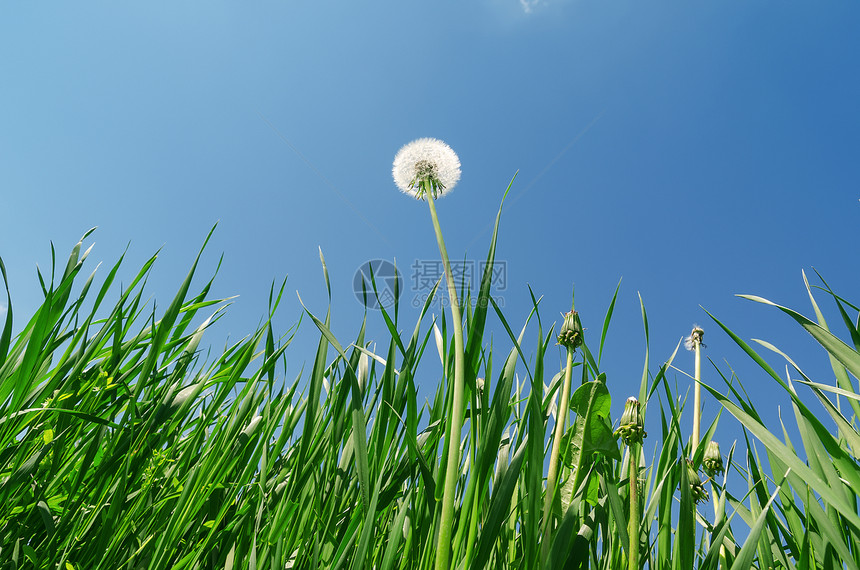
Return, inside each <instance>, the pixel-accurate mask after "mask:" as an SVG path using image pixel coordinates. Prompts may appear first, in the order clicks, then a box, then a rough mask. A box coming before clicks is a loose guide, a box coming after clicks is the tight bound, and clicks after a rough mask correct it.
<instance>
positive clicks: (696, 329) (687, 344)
mask: <svg viewBox="0 0 860 570" xmlns="http://www.w3.org/2000/svg"><path fill="white" fill-rule="evenodd" d="M704 336H705V331H704V330H702V328H701V327H700V326H699V325H693V332H691V333H690V336H688V337H685V338H684V348H686V349H687V350H693V348H694V346H695V345H694V343H695V342H698V343H699V345H700V346H701V347H702V348H704V347H705V343H703V342H702V339H703V338H704Z"/></svg>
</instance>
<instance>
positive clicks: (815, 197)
mask: <svg viewBox="0 0 860 570" xmlns="http://www.w3.org/2000/svg"><path fill="white" fill-rule="evenodd" d="M858 21H860V5H858V4H857V3H856V2H850V1H847V0H846V1H834V2H828V3H824V4H822V3H818V4H813V3H801V2H770V1H761V0H743V1H740V0H738V1H733V0H726V1H720V2H669V1H660V2H641V1H627V0H619V1H616V2H597V1H586V0H576V1H570V0H544V1H538V2H525V0H521V1H518V0H483V1H474V2H453V1H439V2H433V3H418V2H366V3H347V2H331V1H324V2H307V1H306V2H293V1H279V2H265V1H261V2H255V3H226V2H149V3H115V2H82V3H75V4H74V5H72V4H54V5H51V6H50V7H48V6H47V5H45V4H40V3H35V2H26V3H25V2H19V3H3V4H2V6H0V54H2V57H0V78H2V79H0V195H2V199H3V201H2V206H0V256H2V258H3V260H4V262H5V265H6V268H7V271H8V273H9V278H10V288H11V292H12V297H13V308H14V311H15V315H16V317H17V321H16V322H17V326H16V330H19V329H20V326H21V325H22V323H23V320H24V316H25V315H26V316H29V314H30V313H31V312H32V310H33V309H34V308H35V307H36V306H37V303H38V301H39V295H40V289H39V286H38V281H37V279H36V274H35V266H36V264H39V266H40V267H42V268H43V269H44V268H46V267H47V266H48V265H49V263H50V242H52V241H53V243H54V244H55V246H56V247H57V250H58V257H59V258H60V259H61V260H63V261H64V260H65V257H66V255H67V252H68V250H69V249H70V248H71V247H72V246H73V245H74V243H75V242H77V240H78V238H79V237H80V236H81V235H82V234H83V233H84V232H85V231H86V230H87V229H89V228H90V227H93V226H98V227H99V229H98V230H97V231H96V232H95V233H94V234H93V235H92V236H91V238H90V239H89V240H88V243H92V242H95V244H96V246H95V248H94V250H93V253H92V255H91V260H95V261H104V262H105V264H106V265H107V264H109V263H112V262H113V261H114V260H115V259H116V258H117V257H118V256H119V255H120V254H121V253H122V251H123V250H124V249H125V248H126V246H127V245H128V244H130V246H129V253H128V256H127V260H128V261H127V265H126V271H127V273H126V274H125V279H126V282H127V281H128V278H129V277H130V275H131V274H132V272H133V271H135V270H136V269H137V267H139V266H140V264H141V263H142V262H143V261H144V260H145V259H146V258H147V257H149V256H150V255H151V254H152V253H154V252H155V251H156V250H157V249H158V248H162V250H161V254H160V256H159V261H158V263H157V264H156V266H155V269H154V273H153V276H152V278H151V279H150V283H149V290H150V291H151V292H152V294H153V296H154V298H155V299H157V300H158V302H159V305H160V306H161V307H165V306H166V305H167V304H168V303H169V301H170V299H171V298H172V295H173V294H174V292H175V291H176V289H177V288H178V286H179V283H180V282H181V280H182V278H183V277H184V275H185V273H186V271H187V269H188V267H189V266H190V264H191V262H192V260H193V257H194V255H195V253H196V251H197V249H198V248H199V246H200V244H201V243H202V241H203V239H204V238H205V236H206V233H207V232H208V230H209V229H210V228H211V227H212V225H213V224H214V223H216V222H218V223H219V225H218V229H217V230H216V232H215V235H214V237H213V239H212V241H211V243H210V246H209V247H208V250H207V253H206V254H205V256H204V263H203V267H202V269H201V277H203V276H208V275H209V273H211V271H212V270H213V269H214V267H215V265H216V263H217V261H218V258H219V256H220V254H221V253H223V254H224V262H223V264H222V268H221V272H220V275H219V277H218V279H217V281H216V287H215V290H214V294H215V295H221V296H224V297H227V296H232V295H240V297H239V298H238V299H236V300H235V301H234V303H233V306H232V307H231V308H230V310H229V312H228V314H227V316H226V317H225V318H224V319H223V320H222V321H221V322H220V323H219V324H218V326H217V327H215V328H214V329H213V331H212V333H211V334H210V337H209V339H210V342H212V343H213V344H215V345H221V344H223V342H224V339H225V338H226V337H228V336H229V337H230V338H233V339H236V338H237V337H241V336H244V335H245V334H248V333H249V332H251V331H252V330H253V329H254V327H255V326H256V325H257V323H258V322H259V320H260V319H261V318H262V317H263V316H264V314H265V313H266V300H267V296H268V292H269V287H270V284H271V283H272V281H280V280H281V279H282V278H283V277H284V276H285V275H289V278H288V282H287V291H288V295H287V296H286V298H285V301H284V303H283V305H282V308H281V310H280V312H279V314H278V320H277V321H276V322H277V324H278V325H279V326H280V327H281V329H282V330H286V329H287V327H289V326H290V325H291V324H292V323H294V322H295V321H296V320H297V319H298V318H299V316H300V314H301V311H302V309H301V306H300V305H299V303H298V300H297V299H296V296H295V294H294V291H296V290H298V291H299V292H300V294H301V296H302V299H303V300H304V301H305V304H306V305H307V306H308V308H309V309H311V310H312V311H314V312H316V313H318V314H323V313H324V312H325V306H326V295H325V288H324V285H323V281H322V273H321V271H320V265H319V256H318V248H322V251H323V252H324V254H325V256H326V260H327V263H328V268H329V272H330V274H331V278H332V293H333V328H334V330H335V333H336V334H338V336H339V337H340V338H342V339H343V340H344V341H348V340H351V339H353V338H354V336H355V333H356V332H357V330H358V327H359V324H360V319H361V315H362V307H361V306H360V305H359V304H358V302H357V301H356V300H355V297H354V296H353V292H352V280H353V275H354V272H355V271H356V269H357V268H358V267H359V266H361V264H362V263H364V262H365V261H367V260H370V259H388V260H395V259H396V260H397V263H398V266H399V267H401V268H402V269H403V270H404V281H405V284H406V286H407V289H408V288H409V287H411V286H412V280H411V277H412V276H411V274H410V273H409V271H410V270H409V269H408V268H409V267H411V265H412V264H413V263H415V261H416V260H419V261H422V260H434V259H437V257H438V253H437V250H436V245H435V240H434V238H433V233H432V228H431V225H430V220H429V214H428V212H427V207H426V204H423V203H418V202H416V201H414V200H411V199H409V198H408V197H406V196H404V195H402V194H400V193H399V192H398V191H397V189H396V187H395V186H394V183H393V181H392V179H391V161H392V160H393V157H394V154H395V153H396V151H397V150H398V148H400V146H401V145H403V144H405V143H407V142H409V141H410V140H413V139H415V138H419V137H437V138H440V139H443V140H445V141H446V142H448V143H449V144H450V145H451V146H452V147H453V148H454V150H455V151H456V152H457V153H458V154H459V157H460V160H461V163H462V170H463V176H462V179H461V181H460V183H459V185H458V186H457V188H456V189H455V190H454V191H453V192H452V193H451V194H450V195H449V196H446V197H445V198H444V199H442V200H441V201H440V202H439V204H438V209H439V215H440V218H441V224H442V227H443V231H444V232H445V234H446V239H447V242H448V249H449V252H450V253H451V256H452V257H453V258H458V259H467V260H479V259H482V258H483V257H484V256H485V255H486V250H487V246H488V242H489V238H490V229H491V223H492V221H493V219H494V216H495V213H496V211H497V210H498V207H499V203H500V201H501V197H502V194H503V192H504V189H505V187H506V186H507V184H508V182H509V181H510V179H511V178H512V177H513V175H514V174H515V173H516V172H519V174H518V176H517V179H516V181H515V183H514V185H513V188H512V190H511V193H510V195H509V196H508V199H507V201H506V203H505V207H504V211H503V217H502V226H501V234H500V238H499V245H498V253H497V257H498V259H500V260H503V261H504V262H505V263H506V272H507V273H506V277H507V283H506V288H505V289H504V290H503V291H497V292H496V293H495V295H496V296H497V297H498V298H499V299H500V300H501V302H502V303H503V304H504V310H505V314H506V316H507V318H508V319H509V320H510V321H511V323H512V326H514V327H515V328H516V329H517V330H518V329H519V327H520V326H522V325H521V323H522V322H523V320H524V319H525V317H526V316H527V315H528V312H529V310H530V308H531V301H530V297H529V292H528V288H527V286H531V288H532V289H533V290H534V291H535V293H536V294H537V295H542V296H543V300H542V302H541V308H542V317H543V320H544V326H545V328H548V326H549V323H551V322H552V321H554V320H555V321H557V320H558V319H559V313H560V312H561V311H564V310H567V309H568V308H569V304H570V292H571V286H572V284H574V283H575V285H576V292H577V308H578V309H579V310H580V313H581V315H582V317H583V321H584V324H585V326H586V327H588V329H589V330H588V331H587V333H586V334H588V335H591V338H592V342H596V339H595V338H594V337H596V336H597V334H598V332H599V329H600V326H601V323H602V319H603V315H604V312H605V310H606V308H607V305H608V303H609V301H610V299H611V296H612V293H613V291H614V288H615V286H616V284H617V283H618V281H619V279H622V278H623V281H622V288H621V293H620V295H619V301H618V306H617V309H616V315H615V318H614V320H613V326H612V328H611V330H610V335H609V341H608V345H607V349H606V355H605V356H604V368H605V370H606V372H607V374H608V381H609V385H610V389H611V392H612V395H613V398H614V400H615V407H617V408H618V413H619V414H620V410H621V406H623V401H624V399H625V398H626V397H627V396H628V395H631V394H633V393H634V392H635V391H636V388H637V386H638V381H639V378H640V375H641V369H642V362H643V354H644V340H643V334H642V325H641V317H640V313H639V300H638V296H637V293H639V294H641V295H642V298H643V299H644V301H645V305H646V308H647V310H648V314H649V319H650V325H651V348H652V356H651V358H652V365H653V367H654V368H655V369H656V366H657V365H658V364H659V363H660V362H662V361H663V360H664V359H665V358H666V357H668V356H669V354H671V352H672V350H673V349H674V348H675V345H676V344H677V342H678V341H679V339H680V338H681V337H682V336H684V335H687V334H689V331H690V328H691V325H692V324H693V323H694V322H697V323H699V324H701V325H703V327H704V329H705V331H706V334H705V341H706V343H707V344H708V347H709V348H708V350H707V352H706V354H707V355H708V356H710V357H711V358H714V359H715V360H717V361H719V362H721V361H722V360H723V359H726V360H728V361H729V362H730V363H731V365H732V366H733V367H734V368H735V369H736V370H738V371H739V372H740V373H741V377H742V379H744V380H745V382H746V383H747V385H748V387H749V389H750V391H751V393H752V394H753V396H754V397H759V398H760V399H761V402H762V405H763V406H764V410H763V413H764V415H766V416H769V417H771V418H773V417H775V411H776V410H775V405H776V404H777V403H779V402H777V401H774V399H773V398H772V397H771V395H772V390H771V388H772V386H771V384H769V383H768V382H769V381H768V380H765V379H764V378H763V377H762V375H761V374H758V373H756V372H755V370H754V369H753V368H751V367H749V366H748V364H747V361H746V357H744V356H742V355H741V354H740V352H739V351H738V350H737V349H736V348H734V347H733V345H732V344H731V342H730V341H729V339H728V338H727V337H726V336H725V335H723V334H721V333H719V332H718V331H717V327H716V326H715V325H713V324H712V323H711V322H710V321H709V319H708V317H707V315H706V314H705V313H704V312H703V310H702V309H701V308H700V306H702V307H705V308H706V309H708V310H709V311H711V312H713V313H714V314H715V315H717V316H718V317H720V318H721V319H722V320H724V321H725V322H726V323H727V324H729V325H730V326H732V327H733V328H734V329H736V330H737V331H738V333H739V334H740V335H741V336H742V337H743V338H746V339H749V338H753V337H755V338H764V339H768V340H771V341H773V342H774V343H775V344H777V345H778V346H780V347H783V348H785V349H786V350H787V351H788V352H789V353H790V354H793V355H794V356H795V358H796V360H797V361H798V363H799V364H801V366H804V367H805V368H808V369H810V370H811V371H814V372H820V373H821V375H820V376H819V378H820V379H821V380H823V381H827V382H830V381H831V378H832V376H831V375H829V374H828V364H827V361H826V358H825V357H824V355H823V353H822V352H820V351H816V350H814V349H813V348H812V347H813V345H812V341H811V339H808V337H806V336H805V333H802V332H801V331H799V330H798V329H797V327H794V326H792V325H791V324H790V323H789V322H788V320H787V318H784V317H783V316H781V315H779V314H777V312H776V311H775V310H773V309H768V308H766V307H762V306H758V305H754V304H752V303H750V302H748V301H743V300H740V299H737V298H735V297H734V294H736V293H754V294H759V295H762V296H764V297H768V298H770V299H772V300H774V301H777V302H780V303H783V304H786V305H789V306H794V307H797V308H800V309H802V311H803V312H805V313H811V310H810V309H808V307H809V305H808V300H807V299H806V293H805V290H804V288H803V283H802V280H801V269H806V270H807V272H808V273H811V268H812V267H815V268H816V269H818V270H819V271H820V272H821V273H822V274H823V275H824V276H825V278H827V279H828V281H829V282H830V284H831V285H832V286H833V287H834V289H836V291H837V292H840V293H842V294H843V295H845V296H847V297H848V298H852V296H853V299H854V300H855V301H856V300H857V297H856V295H855V293H856V290H857V285H858V283H860V264H858V262H857V259H858V251H857V247H858V246H857V244H858V241H857V230H858V221H860V202H858V198H860V188H858V182H860V161H858V160H857V157H858V156H860V139H858V132H860V106H858V105H857V102H858V101H860V65H858V54H860V36H858V34H857V33H856V30H857V29H858V23H860V22H858ZM93 266H94V264H92V265H91V267H93ZM202 282H203V280H202V279H201V280H200V281H199V283H202ZM415 293H416V292H414V291H411V290H407V291H406V292H405V294H406V295H414V294H415ZM406 308H407V309H408V310H412V309H410V308H409V307H408V304H407V305H406ZM403 318H404V323H407V324H405V325H404V326H406V327H408V328H410V329H411V327H412V326H413V323H414V321H415V318H417V312H413V313H411V314H410V313H408V312H407V313H406V314H404V315H403ZM369 320H370V326H371V331H372V332H373V331H375V332H376V333H377V334H378V335H379V338H381V334H380V331H382V327H381V319H380V318H379V317H378V315H376V314H374V313H371V314H370V316H369ZM490 326H491V327H492V330H494V331H495V333H494V339H495V343H496V344H497V346H498V348H499V349H501V350H502V351H503V353H507V351H508V350H509V348H510V344H509V342H508V341H507V338H506V335H505V333H504V332H503V331H502V329H501V328H500V327H499V326H498V324H497V322H496V321H495V320H491V325H490ZM535 335H536V331H534V332H533V333H532V336H530V337H528V338H530V339H531V340H529V341H528V346H529V347H531V346H534V344H535ZM316 337H317V334H316V331H315V330H313V328H312V325H311V324H310V321H308V320H306V321H305V323H303V325H302V328H301V330H300V333H299V335H298V339H297V341H296V342H295V346H294V347H293V348H292V349H291V350H289V351H288V353H287V354H288V358H289V363H290V367H291V369H292V371H293V372H298V370H299V369H300V368H301V365H302V363H304V362H310V361H311V360H312V357H313V354H312V352H311V351H312V350H313V349H314V347H315V345H316V340H315V339H316ZM772 361H773V362H774V363H779V360H778V359H776V358H774V359H772ZM677 364H678V365H679V366H680V367H682V368H685V369H686V370H691V369H692V357H691V356H690V355H682V357H681V358H680V359H679V360H678V361H677ZM777 369H778V370H780V369H782V364H778V366H777ZM745 370H748V371H749V372H745ZM705 374H706V380H707V379H708V376H709V375H710V377H711V378H713V376H714V375H713V373H711V372H709V369H708V368H707V367H706V368H705ZM745 374H747V375H746V376H745ZM435 381H438V375H437V371H435V370H433V369H432V367H428V369H427V373H426V375H425V377H424V378H420V379H419V382H421V383H423V385H425V386H428V393H429V389H431V388H432V385H433V383H434V382H435ZM678 381H679V384H681V385H682V386H686V384H685V382H686V381H685V380H684V378H683V376H681V375H680V374H679V375H678ZM708 410H709V413H713V411H714V408H713V406H711V407H710V408H708ZM706 417H708V413H706Z"/></svg>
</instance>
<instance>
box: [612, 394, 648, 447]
mask: <svg viewBox="0 0 860 570" xmlns="http://www.w3.org/2000/svg"><path fill="white" fill-rule="evenodd" d="M615 434H616V435H620V436H621V439H623V440H624V443H626V444H627V445H631V444H633V443H642V440H643V439H644V438H645V436H647V435H648V434H647V433H645V418H643V417H642V412H641V410H640V409H639V400H637V399H636V398H633V397H630V398H627V402H626V403H625V404H624V414H623V415H622V416H621V425H620V426H618V429H617V430H615Z"/></svg>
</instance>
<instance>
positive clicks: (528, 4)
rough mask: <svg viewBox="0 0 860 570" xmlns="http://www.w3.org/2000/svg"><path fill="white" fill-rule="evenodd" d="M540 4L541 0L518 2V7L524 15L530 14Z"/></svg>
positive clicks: (522, 0) (521, 0)
mask: <svg viewBox="0 0 860 570" xmlns="http://www.w3.org/2000/svg"><path fill="white" fill-rule="evenodd" d="M540 3H541V0H520V6H522V7H523V11H524V12H525V13H526V14H531V12H532V10H533V9H534V8H535V7H536V6H537V5H538V4H540Z"/></svg>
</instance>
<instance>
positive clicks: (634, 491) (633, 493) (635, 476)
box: [627, 443, 641, 570]
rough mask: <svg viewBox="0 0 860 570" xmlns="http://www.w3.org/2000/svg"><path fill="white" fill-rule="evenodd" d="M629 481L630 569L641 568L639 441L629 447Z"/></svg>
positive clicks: (628, 528)
mask: <svg viewBox="0 0 860 570" xmlns="http://www.w3.org/2000/svg"><path fill="white" fill-rule="evenodd" d="M627 450H628V453H629V457H628V461H629V463H630V465H629V472H630V475H629V481H630V483H629V484H630V519H629V520H628V522H627V534H628V536H629V539H630V549H629V551H628V554H629V557H628V564H627V569H628V570H639V522H640V521H639V519H640V517H641V515H640V514H639V513H640V509H639V443H631V444H630V445H629V446H628V448H627Z"/></svg>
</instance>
